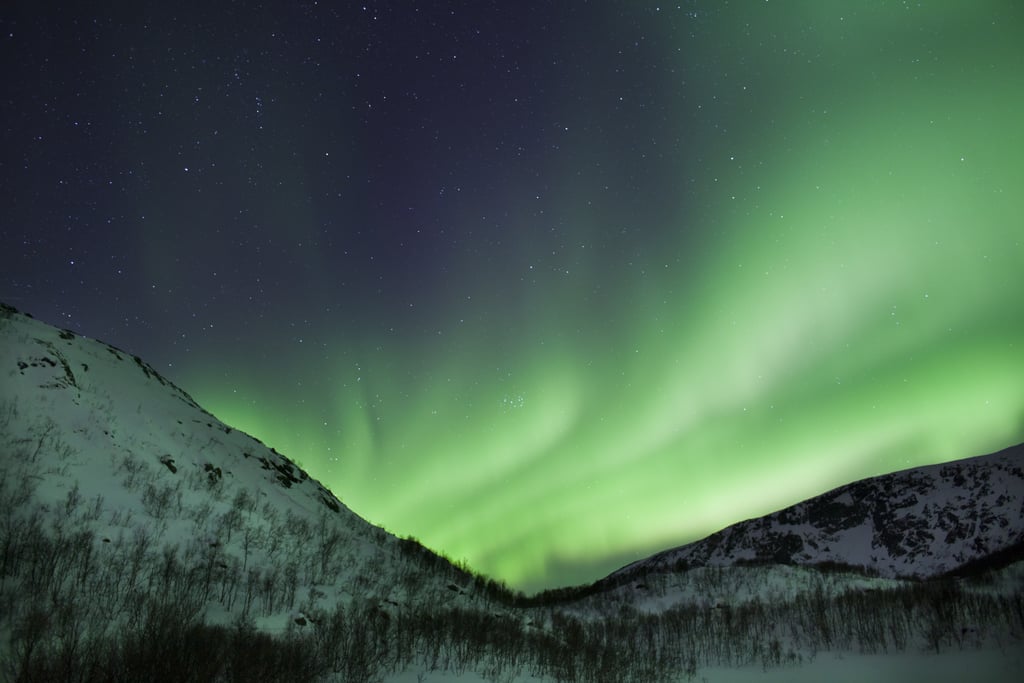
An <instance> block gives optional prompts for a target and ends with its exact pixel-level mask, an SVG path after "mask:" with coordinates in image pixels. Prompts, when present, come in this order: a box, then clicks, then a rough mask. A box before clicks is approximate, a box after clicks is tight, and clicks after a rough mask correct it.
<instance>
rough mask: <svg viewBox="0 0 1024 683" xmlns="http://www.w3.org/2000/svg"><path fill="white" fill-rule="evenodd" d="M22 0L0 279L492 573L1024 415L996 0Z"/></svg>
mask: <svg viewBox="0 0 1024 683" xmlns="http://www.w3.org/2000/svg"><path fill="white" fill-rule="evenodd" d="M16 4H17V3H16ZM23 4H24V5H25V6H24V7H21V8H16V9H9V8H5V9H3V10H0V22H2V28H3V31H2V32H0V38H2V40H3V52H2V54H3V63H4V71H5V73H7V74H14V76H13V77H11V78H10V80H11V86H10V87H9V88H8V90H7V92H6V93H5V94H4V95H3V101H4V113H3V114H2V119H3V126H2V131H0V145H2V147H3V148H4V149H5V150H7V151H6V152H5V154H4V159H3V161H2V166H0V172H2V174H3V182H2V183H0V186H2V187H0V192H2V193H3V205H4V206H5V207H7V208H6V210H5V211H4V213H3V220H2V227H0V230H2V233H3V242H4V244H5V245H7V246H6V248H4V249H3V250H2V252H3V253H2V254H0V300H3V301H6V302H7V303H10V304H12V305H14V306H17V307H18V308H21V309H22V310H26V311H28V312H31V313H32V314H33V315H35V316H36V317H38V318H41V319H43V320H46V321H48V322H53V323H57V324H60V325H61V326H64V327H70V328H73V329H75V330H77V331H79V332H81V333H83V334H86V335H89V336H92V337H97V338H100V339H103V340H104V341H108V342H110V343H113V344H115V345H117V346H120V347H122V348H125V349H129V350H131V351H132V352H133V353H137V354H139V355H141V356H143V357H144V358H146V359H147V360H149V361H150V362H152V363H153V364H154V365H156V366H157V367H159V368H160V369H161V371H163V372H164V373H165V374H166V375H167V376H168V377H169V378H171V379H172V380H174V381H175V382H176V383H178V384H179V385H180V386H182V387H183V388H185V389H186V390H187V391H189V392H190V393H191V394H192V395H193V396H194V397H195V398H196V399H197V400H198V401H199V402H200V403H201V404H202V405H203V406H204V407H206V408H207V409H209V410H210V411H211V412H212V413H214V414H215V415H217V417H219V418H220V419H222V420H224V421H225V422H227V423H229V424H232V425H234V426H236V427H238V428H240V429H243V430H245V431H247V432H249V433H251V434H253V435H254V436H257V437H259V438H260V439H262V440H263V441H265V442H266V443H268V444H269V445H272V446H275V447H276V448H277V449H278V450H279V451H281V452H282V453H284V454H286V455H288V456H289V457H291V458H293V459H295V460H297V461H299V462H300V463H301V464H302V465H303V466H304V467H305V468H306V469H308V470H309V472H310V473H311V474H312V475H313V476H314V477H316V478H318V479H320V480H322V481H323V482H324V483H325V484H327V485H328V486H329V487H330V488H332V489H333V490H334V492H335V493H336V494H337V495H338V496H339V497H340V498H341V499H342V500H343V501H345V503H346V504H347V505H348V506H349V507H350V508H352V509H353V510H354V511H356V512H357V513H359V514H360V515H362V516H363V517H365V518H366V519H368V520H370V521H372V522H374V523H378V524H381V525H383V526H385V527H386V528H388V529H389V530H390V531H392V532H394V533H397V534H400V535H414V536H416V537H417V538H419V539H420V540H421V541H423V542H424V543H425V544H427V545H428V546H430V547H432V548H434V549H437V550H440V551H443V552H445V553H446V554H448V555H449V556H451V557H453V558H455V559H466V560H467V561H468V562H469V563H470V565H472V566H473V567H474V568H476V569H478V570H481V571H483V572H485V573H487V574H490V575H493V576H495V577H498V578H501V579H504V580H506V581H508V582H509V583H511V584H512V585H514V586H517V587H524V588H527V589H531V590H532V589H537V588H542V587H553V586H557V585H564V584H567V583H575V582H582V581H591V580H594V579H596V578H598V577H600V576H602V575H604V574H606V573H607V572H609V571H611V570H613V569H615V568H617V567H618V566H620V565H622V564H624V563H625V562H627V561H630V560H632V559H637V558H639V557H642V556H644V555H647V554H650V553H652V552H655V551H658V550H661V549H664V548H666V547H669V546H674V545H679V544H682V543H685V542H688V541H691V540H696V539H697V538H700V537H702V536H704V535H707V534H708V533H710V532H713V531H715V530H717V529H719V528H721V527H723V526H725V525H727V524H730V523H732V522H735V521H738V520H740V519H744V518H748V517H751V516H757V515H762V514H765V513H768V512H770V511H772V510H775V509H778V508H779V507H782V506H785V505H788V504H791V503H793V502H796V501H798V500H800V499H803V498H806V497H808V496H811V495H815V494H818V493H821V492H823V491H824V490H827V489H829V488H832V487H834V486H837V485H840V484H843V483H847V482H849V481H851V480H853V479H857V478H861V477H865V476H870V475H875V474H880V473H883V472H886V471H891V470H895V469H901V468H905V467H911V466H917V465H922V464H926V463H931V462H939V461H943V460H949V459H954V458H960V457H967V456H971V455H977V454H981V453H985V452H990V451H994V450H997V449H999V448H1002V447H1005V446H1008V445H1011V444H1013V443H1017V442H1020V441H1021V440H1024V381H1022V380H1024V296H1022V295H1024V286H1022V282H1024V218H1022V216H1024V199H1022V190H1021V188H1024V162H1022V159H1024V127H1022V126H1021V125H1020V121H1021V120H1022V115H1024V75H1022V74H1024V47H1022V46H1021V41H1020V35H1021V34H1022V32H1024V10H1022V9H1021V8H1020V7H1019V6H1018V3H1015V2H1009V1H1007V2H997V1H983V2H971V3H952V2H950V3H944V2H939V3H922V4H921V5H918V4H917V3H907V2H894V1H889V2H876V3H855V4H853V5H851V4H847V3H832V2H818V1H812V0H805V1H793V2H775V1H772V2H764V1H763V0H762V1H758V2H755V1H753V0H750V1H749V2H734V3H724V2H722V3H719V2H714V3H712V2H707V3H704V2H685V3H681V4H678V5H675V4H665V5H660V4H659V3H653V2H629V3H625V2H591V3H577V2H537V3H524V4H522V5H521V4H520V3H501V2H497V3H475V2H471V3H434V2H426V3H421V2H411V1H410V2H405V3H401V2H396V3H386V2H379V3H371V2H367V3H363V4H360V3H355V4H350V3H286V2H269V3H264V4H263V5H262V6H261V7H260V9H258V10H247V9H244V7H243V6H237V5H236V6H230V5H225V6H224V7H213V6H206V5H200V4H197V5H195V6H194V7H189V6H186V5H181V6H176V7H173V8H172V7H166V6H164V5H165V4H166V3H112V4H109V5H108V4H104V7H103V8H99V9H95V10H86V9H81V10H74V11H70V10H67V9H65V10H62V11H60V12H57V11H54V12H52V13H47V12H46V11H45V10H42V9H36V8H29V6H28V4H27V3H23ZM207 4H208V5H215V4H217V3H207Z"/></svg>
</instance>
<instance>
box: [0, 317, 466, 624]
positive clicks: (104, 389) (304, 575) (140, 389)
mask: <svg viewBox="0 0 1024 683" xmlns="http://www.w3.org/2000/svg"><path fill="white" fill-rule="evenodd" d="M0 377H2V381H0V449H2V459H0V475H2V476H0V484H2V486H0V490H2V492H3V493H4V495H5V497H6V498H7V499H10V500H13V501H16V502H21V503H22V505H20V506H17V505H14V506H11V505H9V506H8V507H9V508H11V509H9V510H8V514H11V513H13V512H15V511H16V510H13V508H18V507H20V508H24V509H25V510H30V509H31V510H36V511H42V512H41V514H48V515H51V516H54V517H56V516H57V515H58V514H59V515H60V516H61V517H62V518H63V521H62V522H61V523H62V524H66V525H67V526H68V527H69V528H70V527H71V526H72V525H73V526H74V528H75V529H77V530H80V531H82V532H87V533H88V534H90V535H91V536H92V539H93V540H92V543H93V544H94V546H95V547H94V550H95V552H96V553H98V556H97V558H96V559H97V561H99V562H102V560H103V555H104V554H106V555H110V554H116V553H125V552H127V551H128V550H129V549H130V548H134V547H138V545H137V544H139V543H141V541H140V539H143V538H144V539H145V543H144V544H143V545H144V546H145V547H144V548H143V550H145V551H146V552H148V553H151V554H159V553H160V552H163V549H167V551H168V552H172V553H173V554H174V557H175V558H176V561H177V562H178V563H181V564H182V565H184V566H189V565H191V564H203V563H206V564H208V565H209V566H210V570H209V576H208V577H207V576H204V582H205V583H206V584H207V590H204V591H203V595H205V596H206V597H207V598H208V601H207V603H208V604H206V605H204V606H203V609H204V610H205V618H206V619H207V620H208V621H213V622H217V621H226V620H230V619H232V618H235V617H237V616H238V614H239V613H242V612H244V613H245V614H246V615H248V616H251V617H253V618H254V619H255V621H256V622H257V623H258V624H259V625H260V626H261V627H263V628H264V629H266V630H270V631H274V630H280V629H282V628H284V627H285V626H286V624H287V622H288V621H290V620H295V619H298V620H299V621H300V622H301V621H302V620H303V617H302V614H301V613H302V611H303V609H305V610H306V611H310V610H311V609H312V608H322V609H331V608H333V607H334V605H336V604H338V603H339V602H340V603H346V602H350V601H352V600H353V599H357V600H363V601H365V600H372V601H374V602H375V603H379V604H382V605H385V606H388V605H390V606H397V605H402V604H406V603H408V602H410V601H417V602H419V603H422V602H429V601H432V600H436V601H438V602H439V603H440V604H445V605H451V604H465V603H468V602H472V600H473V595H472V594H473V587H474V581H473V577H471V576H470V575H468V574H467V573H466V572H464V571H461V570H459V569H457V568H455V567H453V566H452V565H451V564H450V563H449V562H447V561H444V560H441V559H440V558H438V557H436V556H434V555H433V554H431V553H429V552H427V551H425V550H424V549H422V548H421V547H420V546H419V545H418V544H416V543H414V542H412V541H409V540H403V539H398V538H396V537H394V536H392V535H391V534H389V533H387V532H385V531H384V530H382V529H380V528H378V527H375V526H373V525H371V524H370V523H368V522H366V521H365V520H363V519H362V518H360V517H359V516H358V515H356V514H355V513H353V512H352V511H351V510H349V509H348V508H347V507H346V506H345V505H344V504H343V503H342V502H341V501H339V500H338V499H337V498H336V497H335V496H334V495H333V494H332V493H331V492H330V491H329V490H328V489H327V488H326V487H324V486H323V485H322V484H321V483H320V482H318V481H316V480H315V479H313V478H311V477H309V476H308V475H307V474H306V472H304V471H303V470H302V469H300V468H299V467H297V466H296V465H295V464H294V463H293V462H291V461H290V460H289V459H288V458H287V457H285V456H284V455H282V454H280V453H278V452H276V451H275V450H274V449H271V448H268V447H266V446H264V445H263V444H262V443H261V442H259V441H258V440H256V439H254V438H252V437H251V436H248V435H247V434H244V433H242V432H240V431H238V430H235V429H232V428H231V427H230V426H228V425H225V424H223V423H222V422H220V421H219V420H217V419H216V418H215V417H214V416H212V415H211V414H209V413H208V412H206V411H205V410H204V409H203V408H202V407H200V406H199V405H198V404H197V403H196V402H195V401H194V400H193V399H192V398H191V397H190V396H189V395H188V394H187V393H186V392H185V391H183V390H182V389H180V388H178V387H177V386H175V385H174V384H172V383H171V382H170V381H168V380H167V379H166V378H165V377H163V376H162V375H161V374H160V373H159V372H157V371H156V370H155V369H154V368H153V367H151V366H150V365H149V364H147V363H146V362H145V361H143V360H142V359H141V358H139V357H137V356H132V355H131V354H128V353H125V352H124V351H122V350H120V349H117V348H115V347H113V346H110V345H108V344H104V343H102V342H99V341H94V340H91V339H88V338H84V337H81V336H78V335H76V334H75V333H73V332H71V331H67V330H60V329H57V328H54V327H51V326H49V325H46V324H44V323H42V322H39V321H37V320H35V319H33V318H31V317H30V316H27V315H24V314H22V313H19V312H17V311H16V310H14V309H12V308H10V307H8V306H3V305H2V304H0ZM7 502H10V501H7ZM26 514H30V513H26ZM53 523H56V522H53ZM271 583H276V584H277V585H278V586H283V587H284V589H283V592H282V590H281V589H270V588H267V591H266V592H265V593H262V594H261V590H262V589H261V588H260V586H264V587H269V586H270V584H271ZM211 584H212V585H213V586H215V587H216V588H217V590H209V585H211ZM271 590H274V591H275V593H271Z"/></svg>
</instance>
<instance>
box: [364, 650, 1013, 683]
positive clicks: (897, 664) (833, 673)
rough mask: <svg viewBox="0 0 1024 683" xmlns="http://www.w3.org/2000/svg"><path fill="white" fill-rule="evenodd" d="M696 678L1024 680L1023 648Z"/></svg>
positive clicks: (433, 676) (510, 682) (739, 682)
mask: <svg viewBox="0 0 1024 683" xmlns="http://www.w3.org/2000/svg"><path fill="white" fill-rule="evenodd" d="M496 680H497V681H500V682H501V683H551V681H552V679H548V678H536V677H534V676H529V675H522V676H518V677H515V678H498V679H495V678H494V677H490V678H488V677H486V676H484V675H481V674H479V673H476V672H467V673H464V674H452V673H446V672H438V671H434V672H429V671H426V670H424V669H422V668H415V667H413V668H410V669H409V670H407V671H405V672H402V673H400V674H395V675H393V676H389V677H387V678H385V679H384V683H495V681H496ZM679 680H680V681H693V682H694V683H748V682H749V683H868V682H870V683H913V682H916V681H927V683H967V682H970V683H1010V682H1011V681H1021V680H1024V650H1022V649H1021V648H1019V647H1018V648H1016V649H1004V650H994V649H984V650H955V651H952V652H943V653H940V654H934V653H919V654H914V653H898V654H889V655H856V654H848V653H832V652H824V653H819V654H818V655H817V656H816V657H815V658H814V659H813V661H810V662H808V663H806V664H803V665H802V666H796V667H785V668H780V669H768V670H765V669H763V668H760V667H752V666H748V667H738V668H721V667H709V668H706V669H701V670H699V671H698V672H697V674H696V675H695V676H694V677H692V678H686V677H681V678H680V679H679Z"/></svg>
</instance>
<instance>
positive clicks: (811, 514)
mask: <svg viewBox="0 0 1024 683" xmlns="http://www.w3.org/2000/svg"><path fill="white" fill-rule="evenodd" d="M1022 543H1024V445H1019V446H1014V447H1012V448H1007V449H1006V450H1003V451H1000V452H998V453H993V454H990V455H983V456H978V457H973V458H967V459H965V460H957V461H955V462H950V463H944V464H940V465H929V466H927V467H917V468H914V469H908V470H903V471H900V472H894V473H892V474H886V475H883V476H879V477H872V478H869V479H863V480H861V481H857V482H854V483H852V484H848V485H846V486H841V487H839V488H837V489H835V490H833V491H829V492H828V493H825V494H822V495H820V496H817V497H815V498H811V499H810V500H807V501H804V502H802V503H798V504H796V505H793V506H791V507H788V508H785V509H783V510H780V511H778V512H775V513H773V514H770V515H767V516H765V517H761V518H758V519H751V520H747V521H744V522H740V523H738V524H734V525H732V526H730V527H727V528H726V529H723V530H722V531H719V532H717V533H715V534H712V535H711V536H708V537H707V538H705V539H702V540H700V541H697V542H695V543H691V544H688V545H684V546H681V547H678V548H673V549H671V550H666V551H664V552H661V553H658V554H656V555H654V556H652V557H650V558H647V559H645V560H641V561H639V562H636V563H633V564H631V565H628V566H626V567H623V568H622V569H620V570H618V571H617V572H615V573H613V574H612V575H611V576H609V577H608V579H607V581H608V582H609V583H615V582H617V581H619V580H621V579H622V578H623V577H626V576H630V575H637V574H642V573H648V572H656V571H666V570H671V569H674V568H675V569H678V568H682V567H704V566H733V565H736V564H742V563H762V564H764V563H773V564H795V565H816V564H833V565H844V566H851V567H857V568H860V569H862V570H864V571H865V572H867V573H869V574H873V575H878V576H882V577H889V578H896V577H914V578H924V577H930V576H938V575H942V574H947V573H950V572H953V571H955V570H957V569H959V568H961V567H964V566H966V565H970V564H972V563H977V562H980V561H983V560H985V559H986V558H989V557H990V556H993V555H998V554H1001V553H1011V552H1013V551H1014V549H1015V548H1018V547H1019V546H1020V545H1021V544H1022Z"/></svg>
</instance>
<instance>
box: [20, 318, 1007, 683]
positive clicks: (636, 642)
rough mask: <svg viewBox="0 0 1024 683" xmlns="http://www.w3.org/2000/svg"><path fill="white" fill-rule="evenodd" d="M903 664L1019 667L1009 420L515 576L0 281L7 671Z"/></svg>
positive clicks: (852, 667)
mask: <svg viewBox="0 0 1024 683" xmlns="http://www.w3.org/2000/svg"><path fill="white" fill-rule="evenodd" d="M965 455H972V454H965ZM496 533H499V531H496ZM908 672H909V673H908ZM922 673H923V674H924V675H927V676H928V678H929V679H930V680H932V681H942V680H962V679H963V678H964V676H965V675H969V677H970V678H971V680H974V681H992V682H997V681H999V682H1001V681H1009V680H1019V679H1020V678H1021V677H1022V676H1024V445H1019V446H1012V447H1010V448H1007V449H1005V450H1003V451H1000V452H998V453H993V454H990V455H982V456H974V457H967V458H965V459H963V460H957V461H953V462H948V463H941V464H936V465H930V466H927V467H920V468H915V469H911V470H905V471H901V472H894V473H891V474H887V475H884V476H880V477H874V478H871V479H866V480H862V481H858V482H852V483H850V484H848V485H846V486H843V487H840V488H838V489H835V490H833V491H829V492H825V493H823V494H822V495H820V496H817V497H815V498H812V499H809V500H807V501H804V502H801V503H799V504H797V505H793V506H791V507H788V508H785V509H783V510H779V511H777V512H775V513H772V514H770V515H767V516H765V517H762V518H758V519H752V520H747V521H743V522H740V523H738V524H734V525H732V526H730V527H728V528H726V529H723V530H721V531H719V532H717V533H715V534H712V535H711V536H709V537H707V538H705V539H703V540H700V541H697V542H695V543H690V544H688V545H684V546H680V547H678V548H672V549H667V550H665V551H663V552H661V553H658V554H656V555H653V556H651V557H649V558H646V559H641V560H638V561H636V562H634V563H632V564H630V565H628V566H626V567H623V568H622V569H620V570H618V571H616V572H614V573H612V574H611V575H609V576H607V577H605V578H604V579H601V580H599V581H596V582H595V583H593V584H590V585H586V586H575V587H566V588H560V589H556V590H550V591H545V592H543V593H540V594H537V595H533V596H526V595H523V594H522V593H518V592H516V591H513V590H510V589H509V588H508V587H507V586H505V585H504V584H503V583H501V582H500V581H497V580H495V579H493V578H490V577H486V576H482V575H480V574H478V573H475V572H474V571H473V570H472V568H471V567H468V566H465V565H464V564H462V563H453V562H451V561H450V560H448V559H447V558H445V557H443V556H441V555H439V554H437V553H435V552H433V551H431V550H429V549H427V548H424V547H423V546H422V545H421V544H420V543H418V542H417V541H416V540H415V539H412V538H401V537H399V536H396V535H394V534H392V533H389V532H388V531H385V530H383V529H381V528H378V527H376V526H373V525H372V524H370V523H368V522H367V521H365V520H364V519H362V518H361V517H360V516H359V515H358V511H353V510H350V509H349V508H348V507H346V505H345V504H344V501H341V500H338V499H337V498H336V497H335V495H334V494H333V493H332V492H331V491H330V490H328V488H326V487H325V486H323V485H322V484H321V483H319V482H318V481H316V480H315V479H314V478H313V477H311V476H310V475H309V474H308V473H307V472H305V471H303V470H302V469H301V468H300V467H298V466H297V465H296V464H295V463H294V462H293V461H291V460H290V459H289V458H288V457H287V454H282V453H278V452H277V451H275V450H274V449H272V448H268V447H267V446H265V445H264V444H262V443H260V442H259V441H258V440H256V439H254V438H253V437H251V436H249V435H247V434H244V433H242V432H240V431H238V430H236V429H233V428H232V427H231V426H230V425H227V424H224V423H222V422H220V421H219V420H218V419H217V418H216V417H214V416H213V415H211V414H210V413H208V412H206V411H205V410H204V409H203V408H202V407H201V406H200V405H198V404H197V403H196V402H195V401H194V400H193V399H192V398H191V397H190V396H189V394H188V393H186V392H185V391H184V390H182V389H181V388H178V387H177V386H175V385H174V384H173V383H171V382H170V381H169V380H168V379H166V378H165V377H163V376H162V375H161V374H160V373H159V372H158V371H157V370H155V369H154V368H153V367H152V366H150V365H149V364H147V363H146V361H145V360H144V359H142V358H139V357H137V356H133V355H132V354H130V353H127V352H125V351H122V350H120V349H118V348H116V347H113V346H110V345H107V344H104V343H102V342H99V341H95V340H91V339H87V338H84V337H81V336H79V335H77V334H76V333H74V332H72V331H68V330H61V329H58V328H55V327H52V326H50V325H47V324H45V323H42V322H40V321H37V320H35V319H33V318H31V317H30V316H28V315H26V314H23V313H21V312H19V311H17V310H16V309H14V308H12V307H10V306H6V305H2V306H0V681H26V682H27V681H83V682H84V681H142V680H147V681H254V680H259V681H309V682H311V683H312V682H328V681H353V682H355V681H360V682H369V681H381V682H383V681H394V682H398V681H401V682H405V681H455V680H458V681H495V682H506V683H513V682H516V681H545V682H548V681H557V682H562V681H565V682H568V681H595V682H598V681H601V682H603V681H609V682H612V681H614V682H622V681H637V682H640V681H643V682H657V681H702V680H706V681H721V682H725V681H740V680H764V681H776V680H778V681H782V680H786V681H799V680H825V679H827V680H835V681H843V680H850V681H854V680H874V681H888V680H893V681H896V680H907V677H908V675H912V676H916V675H918V674H922Z"/></svg>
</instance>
